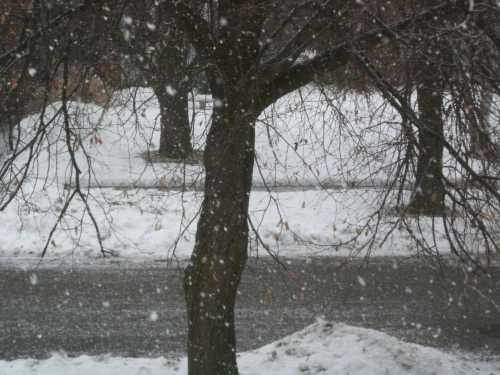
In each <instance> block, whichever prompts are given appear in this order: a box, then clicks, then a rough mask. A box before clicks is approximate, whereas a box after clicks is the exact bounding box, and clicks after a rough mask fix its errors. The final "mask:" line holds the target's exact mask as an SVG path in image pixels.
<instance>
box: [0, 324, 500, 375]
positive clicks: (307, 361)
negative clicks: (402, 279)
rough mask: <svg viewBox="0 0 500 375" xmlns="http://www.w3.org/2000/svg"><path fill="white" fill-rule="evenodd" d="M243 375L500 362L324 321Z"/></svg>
mask: <svg viewBox="0 0 500 375" xmlns="http://www.w3.org/2000/svg"><path fill="white" fill-rule="evenodd" d="M238 361H239V366H240V370H241V374H242V375H275V374H276V375H278V374H279V375H303V374H318V373H319V374H325V375H347V374H349V375H399V374H408V375H473V374H478V375H483V374H484V375H491V374H498V373H500V359H495V360H491V361H488V362H485V361H480V360H477V359H473V358H466V357H464V356H463V355H458V354H449V353H444V352H442V351H440V350H437V349H433V348H428V347H424V346H420V345H416V344H408V343H405V342H403V341H400V340H398V339H396V338H394V337H391V336H389V335H386V334H384V333H381V332H378V331H375V330H371V329H366V328H357V327H352V326H348V325H345V324H337V323H332V322H326V321H322V320H319V321H318V322H316V323H315V324H313V325H311V326H309V327H306V328H305V329H304V330H302V331H299V332H297V333H294V334H292V335H290V336H288V337H285V338H283V339H282V340H279V341H277V342H274V343H271V344H269V345H266V346H264V347H262V348H260V349H258V350H255V351H251V352H247V353H241V354H240V355H239V359H238ZM110 373H117V374H129V375H160V374H162V375H174V374H175V375H182V374H186V360H185V358H182V359H177V360H175V359H166V358H155V359H144V358H116V357H110V356H100V357H88V356H81V357H77V358H68V357H66V356H64V355H63V354H55V355H53V356H52V357H51V358H49V359H47V360H41V361H37V360H32V359H27V360H26V359H19V360H15V361H12V362H5V361H0V374H1V375H4V374H5V375H6V374H16V375H28V374H30V375H58V374H64V375H86V374H93V375H107V374H110Z"/></svg>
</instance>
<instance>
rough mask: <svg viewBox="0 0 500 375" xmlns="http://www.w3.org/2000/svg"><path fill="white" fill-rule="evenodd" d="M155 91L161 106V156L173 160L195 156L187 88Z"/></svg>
mask: <svg viewBox="0 0 500 375" xmlns="http://www.w3.org/2000/svg"><path fill="white" fill-rule="evenodd" d="M155 91H156V96H157V97H158V102H159V104H160V117H161V119H160V121H161V127H160V151H159V152H160V155H161V156H164V157H168V158H172V159H186V158H189V157H190V156H191V155H192V154H193V146H192V145H191V129H190V125H189V112H188V90H187V88H185V87H183V86H182V85H181V87H178V88H177V87H175V88H174V87H172V88H171V89H170V90H166V88H161V89H157V90H155ZM169 91H170V92H169Z"/></svg>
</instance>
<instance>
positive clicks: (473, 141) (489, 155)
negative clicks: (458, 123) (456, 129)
mask: <svg viewBox="0 0 500 375" xmlns="http://www.w3.org/2000/svg"><path fill="white" fill-rule="evenodd" d="M463 91H464V94H463V95H464V102H465V103H464V105H465V107H466V108H467V109H468V110H467V112H466V118H467V123H468V127H469V129H468V130H469V133H470V153H471V154H472V155H473V156H474V157H476V158H478V159H482V160H494V159H497V158H498V156H499V155H498V153H499V147H498V145H496V144H495V143H494V142H493V140H492V139H491V136H490V133H489V130H490V126H489V122H488V117H489V114H490V111H491V101H492V100H493V98H492V94H491V92H489V91H488V90H484V89H483V90H481V97H480V101H479V103H477V100H476V101H475V100H474V98H473V95H472V92H471V90H470V89H465V90H463Z"/></svg>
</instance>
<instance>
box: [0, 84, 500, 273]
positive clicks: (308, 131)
mask: <svg viewBox="0 0 500 375" xmlns="http://www.w3.org/2000/svg"><path fill="white" fill-rule="evenodd" d="M132 98H133V100H132ZM195 104H196V102H195ZM57 108H58V107H57V105H55V106H52V107H48V108H47V112H46V117H47V119H48V120H47V121H48V123H49V124H51V125H50V126H49V127H48V129H47V131H46V134H45V135H44V138H43V139H41V140H40V145H39V149H38V151H39V156H38V157H37V159H36V161H35V162H34V163H33V165H32V167H31V169H30V170H29V173H28V180H27V182H26V183H25V185H24V187H23V190H22V193H21V194H19V195H18V196H17V198H16V200H15V201H14V202H13V203H12V204H11V205H10V206H9V207H8V208H7V209H6V210H4V211H3V212H0V220H1V221H2V223H4V224H3V225H2V226H0V257H3V258H4V263H5V258H6V257H8V258H13V257H15V258H18V259H21V258H26V257H32V258H33V257H37V256H39V255H40V253H41V251H42V249H43V248H44V246H45V245H46V244H48V252H47V257H58V258H82V257H83V258H87V259H88V258H95V257H98V256H99V248H98V242H97V237H96V233H95V230H94V228H93V225H92V222H91V218H90V216H89V215H88V212H86V210H85V206H84V205H83V204H82V202H79V201H78V200H75V201H73V203H72V204H71V205H70V207H69V210H68V212H67V215H66V216H65V217H64V218H63V220H62V222H61V223H60V225H58V228H57V230H56V231H55V235H54V237H53V238H52V240H51V241H47V238H48V236H49V233H50V232H51V230H52V229H53V226H54V224H55V223H56V222H57V218H58V216H59V214H60V212H61V209H62V207H63V206H64V202H65V199H67V198H68V196H69V194H70V191H71V190H70V189H71V186H72V185H74V183H75V180H74V170H72V168H71V163H70V157H69V153H68V152H67V149H66V147H67V145H66V142H65V140H64V134H63V133H62V131H61V121H62V119H61V118H58V117H57V116H56V113H57ZM203 108H205V109H200V107H199V106H198V105H195V106H194V107H193V108H191V109H194V112H193V113H195V117H194V119H193V122H194V128H193V142H194V145H195V148H198V149H201V148H203V144H204V141H205V137H206V127H207V124H208V123H209V121H210V106H204V107H203ZM70 113H71V125H72V127H73V129H74V131H75V134H77V135H75V142H76V140H78V141H79V142H80V146H78V147H76V148H75V152H76V157H77V160H78V163H79V166H80V168H81V169H82V171H83V173H82V176H81V184H82V186H83V187H84V188H85V189H86V188H87V187H89V186H90V188H89V190H85V192H86V193H88V194H89V204H90V208H91V211H92V213H93V215H94V217H95V219H96V222H97V223H98V224H99V229H100V232H101V237H102V240H103V245H104V248H105V250H107V251H110V252H112V253H113V254H114V255H117V256H120V257H123V258H127V257H128V258H137V257H146V258H167V257H178V258H183V259H185V258H188V257H189V255H190V253H191V250H192V248H193V245H194V235H195V229H196V222H197V213H198V210H199V206H200V203H201V199H202V194H201V193H199V192H196V191H194V190H199V189H200V187H202V186H203V174H204V171H203V167H202V166H199V165H180V164H177V163H166V162H162V163H150V162H148V161H146V160H145V159H144V158H143V157H142V156H141V155H143V154H144V153H145V152H147V151H148V150H151V151H152V150H156V149H157V147H158V141H159V108H158V103H157V101H156V99H155V98H154V96H153V95H152V92H151V90H148V89H140V90H138V91H134V90H132V91H130V90H129V91H124V92H121V93H119V94H117V98H116V101H115V102H114V104H113V106H112V107H111V108H109V109H108V110H106V111H105V110H104V109H102V108H100V107H97V106H95V105H91V104H82V103H71V105H70ZM53 116H56V117H55V120H54V121H53V122H50V121H49V120H50V119H52V118H53ZM35 123H36V116H33V117H31V118H27V119H26V120H25V121H23V123H22V129H23V134H24V136H25V137H28V136H29V135H30V134H32V132H33V124H35ZM256 130H257V140H256V144H257V161H256V163H255V168H254V169H255V171H254V189H256V190H254V191H253V192H252V195H251V206H250V212H251V218H252V224H253V225H254V227H255V228H256V229H258V232H259V236H260V238H261V239H262V240H263V242H265V243H266V245H267V246H268V247H269V248H270V249H272V250H273V252H275V253H277V254H279V255H283V256H289V257H295V256H309V255H327V256H331V255H341V256H349V255H366V254H367V253H368V252H370V254H373V255H413V254H415V253H417V252H418V251H419V249H418V248H416V247H415V245H414V244H415V241H414V240H412V239H411V235H410V233H409V232H408V231H407V230H406V229H404V228H403V227H402V226H401V225H400V224H398V223H397V219H396V217H395V216H393V215H391V213H390V212H388V211H382V212H380V215H378V214H377V210H378V208H379V206H380V203H381V201H382V200H383V199H384V196H383V194H382V191H381V186H383V185H385V184H386V183H387V181H388V179H389V178H390V176H391V173H393V172H392V169H393V163H394V162H395V161H396V160H397V159H398V158H399V157H400V154H399V151H400V150H399V147H400V132H399V125H398V116H397V115H396V114H395V113H394V111H393V110H391V109H390V108H389V107H387V106H385V105H383V103H382V101H381V99H380V98H378V97H377V96H373V97H371V98H367V97H361V96H354V95H347V96H345V95H343V96H342V95H338V96H335V94H334V93H333V94H332V96H331V97H328V98H326V97H325V96H324V95H323V94H322V93H321V92H320V91H319V90H317V89H315V88H306V89H303V90H302V91H301V92H296V93H293V94H291V95H289V96H287V97H286V98H284V99H282V100H280V101H279V102H278V103H277V104H275V105H273V106H272V107H270V108H268V109H267V110H266V112H265V113H264V114H263V115H262V116H261V118H260V119H259V122H258V124H257V129H256ZM23 139H24V138H23ZM27 157H28V155H27V153H26V155H22V156H21V157H20V158H19V160H18V165H17V166H18V168H19V170H22V167H23V161H25V160H26V158H27ZM88 161H91V163H90V164H88ZM360 185H361V186H365V187H366V186H370V187H371V188H360V187H359V186H360ZM14 186H15V184H14ZM68 186H69V187H70V188H68ZM268 186H271V187H281V188H282V189H285V190H287V191H281V192H279V191H276V189H274V190H273V192H272V193H271V194H270V193H268V192H266V191H263V190H265V189H264V187H268ZM353 186H357V187H356V188H353ZM325 187H330V189H326V190H321V189H324V188H325ZM183 189H184V191H183ZM394 194H396V193H394ZM395 201H396V200H395V197H394V196H391V197H389V198H388V200H387V204H386V207H387V208H390V207H391V206H393V205H394V204H395ZM486 215H487V213H486ZM494 219H495V218H494V217H493V216H492V217H491V222H492V224H494V221H495V220H494ZM379 220H380V221H379ZM409 221H410V223H409V224H410V225H411V226H412V228H413V235H415V236H416V237H417V238H418V239H419V240H420V241H422V243H425V242H426V243H427V245H428V247H429V248H431V249H432V251H433V252H437V251H440V252H444V253H447V252H448V251H449V247H448V246H447V243H446V240H445V238H444V230H443V228H442V223H440V222H439V221H436V222H435V223H433V222H432V220H430V219H421V220H420V221H418V222H417V221H416V220H409ZM433 225H434V227H435V233H436V236H433V235H432V233H431V232H432V231H431V228H432V226H433ZM492 226H493V225H492ZM376 229H377V231H378V234H377V236H375V237H373V236H374V233H375V231H376ZM221 230H223V228H221ZM389 232H390V234H389V235H387V234H388V233H389ZM386 235H387V236H386ZM467 235H468V234H467V233H465V234H464V236H465V237H467ZM469 236H470V237H471V238H470V239H466V240H470V241H475V240H478V239H477V238H474V235H473V234H470V235H469ZM252 244H253V249H254V251H253V252H252V254H256V249H259V255H266V252H265V251H264V249H263V247H262V246H260V245H259V244H258V241H257V240H256V236H255V235H253V241H252ZM258 245H259V246H258ZM474 248H476V249H478V251H479V250H480V249H481V246H480V245H479V246H475V247H474Z"/></svg>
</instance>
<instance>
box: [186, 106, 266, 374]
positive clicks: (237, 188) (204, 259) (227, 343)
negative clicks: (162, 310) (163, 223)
mask: <svg viewBox="0 0 500 375" xmlns="http://www.w3.org/2000/svg"><path fill="white" fill-rule="evenodd" d="M243 113H247V114H248V113H249V112H247V111H245V110H242V108H241V107H238V106H233V105H230V104H229V105H227V106H223V107H221V108H215V110H214V118H213V124H212V127H211V129H210V133H209V135H208V140H207V146H206V150H205V154H204V159H205V168H206V180H205V198H204V201H203V205H202V211H201V215H200V220H199V223H198V230H197V232H196V245H195V247H194V251H193V256H192V258H191V265H190V266H189V267H188V268H187V269H186V272H185V295H186V302H187V312H188V326H189V333H188V373H189V374H190V375H208V374H210V375H236V374H238V368H237V365H236V338H235V329H234V324H235V323H234V305H235V300H236V291H237V288H238V285H239V282H240V279H241V275H242V273H243V269H244V266H245V263H246V260H247V245H248V223H247V215H248V202H249V197H250V190H251V184H252V170H253V162H254V155H255V145H254V143H255V129H254V122H255V118H256V117H255V116H252V115H250V116H244V115H242V114H243Z"/></svg>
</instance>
